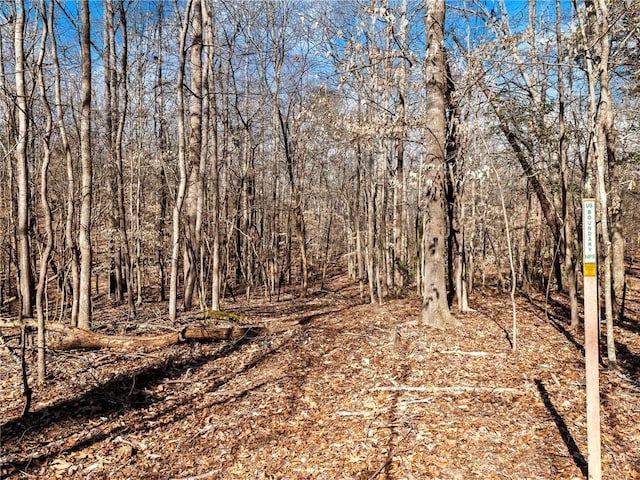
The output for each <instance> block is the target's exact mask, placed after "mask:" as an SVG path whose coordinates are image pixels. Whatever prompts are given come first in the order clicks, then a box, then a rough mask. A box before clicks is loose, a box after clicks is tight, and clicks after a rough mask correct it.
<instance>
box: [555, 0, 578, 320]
mask: <svg viewBox="0 0 640 480" xmlns="http://www.w3.org/2000/svg"><path fill="white" fill-rule="evenodd" d="M561 13H562V11H561V8H560V0H556V25H555V27H556V42H557V43H556V46H557V51H558V69H557V82H558V157H559V160H560V178H561V186H560V188H561V190H560V195H561V198H560V202H561V209H562V223H563V227H562V234H563V237H564V242H563V244H564V252H561V253H563V254H564V271H565V275H566V278H567V288H568V294H569V304H570V308H571V328H573V329H577V328H578V322H579V317H578V290H577V283H578V282H577V278H576V267H577V259H576V256H575V254H574V250H573V246H574V244H575V243H576V240H575V229H576V227H575V217H574V215H573V211H572V209H571V208H569V207H570V203H571V199H570V198H569V196H570V191H569V167H568V158H567V157H568V153H567V150H568V145H567V134H566V124H565V91H564V70H563V66H562V53H561V52H563V50H564V49H563V44H562V26H561V18H562V15H561Z"/></svg>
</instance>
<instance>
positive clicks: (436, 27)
mask: <svg viewBox="0 0 640 480" xmlns="http://www.w3.org/2000/svg"><path fill="white" fill-rule="evenodd" d="M426 7H427V10H426V14H425V31H426V34H427V54H426V58H425V76H426V78H425V82H426V102H427V110H426V119H425V121H426V122H428V123H427V128H426V130H427V131H426V139H425V141H426V158H425V163H426V165H425V171H426V172H425V173H426V174H425V177H426V181H425V192H424V194H423V195H424V208H425V216H424V218H423V237H422V252H421V253H422V265H421V267H422V282H421V283H422V322H423V323H425V324H427V325H430V326H434V327H445V326H447V325H448V324H450V323H451V322H452V316H451V313H450V311H449V305H448V303H447V286H446V267H445V253H444V249H445V233H446V226H445V205H444V162H445V143H446V117H445V109H446V105H445V92H446V88H447V86H446V79H445V73H446V65H445V51H444V49H445V45H444V20H445V8H444V0H427V2H426Z"/></svg>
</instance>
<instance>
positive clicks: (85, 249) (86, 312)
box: [78, 0, 93, 330]
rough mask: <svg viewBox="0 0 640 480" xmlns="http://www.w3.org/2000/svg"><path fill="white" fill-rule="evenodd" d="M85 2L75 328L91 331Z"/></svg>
mask: <svg viewBox="0 0 640 480" xmlns="http://www.w3.org/2000/svg"><path fill="white" fill-rule="evenodd" d="M89 10H90V8H89V0H82V3H81V20H82V33H81V50H82V107H81V115H80V162H81V165H82V188H81V194H82V203H81V204H80V233H79V235H78V246H79V247H80V299H79V301H80V303H79V310H78V327H80V328H83V329H85V330H89V329H90V328H91V261H92V254H93V252H92V248H91V208H92V199H93V165H92V160H91V24H90V13H89Z"/></svg>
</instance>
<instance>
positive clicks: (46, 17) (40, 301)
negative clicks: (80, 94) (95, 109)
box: [36, 0, 54, 384]
mask: <svg viewBox="0 0 640 480" xmlns="http://www.w3.org/2000/svg"><path fill="white" fill-rule="evenodd" d="M53 9H54V3H53V0H50V1H49V6H48V7H47V6H46V5H45V0H41V2H40V10H41V16H42V37H41V42H40V47H39V52H38V59H37V62H36V65H37V81H38V86H39V88H40V99H41V101H42V106H43V109H44V115H45V118H46V123H45V129H44V132H43V133H44V134H43V137H42V151H43V156H42V164H41V166H40V206H41V209H42V217H43V224H44V230H45V238H46V240H45V245H44V248H43V249H42V253H41V255H40V273H39V276H38V284H37V288H36V316H37V320H38V382H39V383H40V384H43V383H44V382H45V378H46V375H47V365H46V355H45V354H46V351H45V346H46V345H45V320H46V318H45V309H46V294H45V293H46V292H45V290H46V288H47V271H48V269H49V261H50V259H51V252H52V251H53V225H52V216H51V205H50V202H49V191H48V186H49V183H48V182H49V178H48V177H49V164H50V162H51V145H50V144H51V136H52V134H53V129H54V125H53V115H52V113H51V105H50V104H49V100H48V98H47V91H46V87H45V80H44V78H45V76H44V68H43V63H44V59H45V50H46V46H47V38H48V36H49V31H50V27H51V23H52V19H53Z"/></svg>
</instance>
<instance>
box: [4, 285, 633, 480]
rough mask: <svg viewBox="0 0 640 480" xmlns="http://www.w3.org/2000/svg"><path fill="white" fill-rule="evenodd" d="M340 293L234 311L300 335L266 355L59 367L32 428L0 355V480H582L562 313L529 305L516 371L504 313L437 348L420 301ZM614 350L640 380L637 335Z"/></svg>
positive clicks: (611, 389)
mask: <svg viewBox="0 0 640 480" xmlns="http://www.w3.org/2000/svg"><path fill="white" fill-rule="evenodd" d="M345 285H346V284H345V283H344V279H343V280H341V281H337V282H336V283H335V284H334V285H333V286H332V291H326V292H321V293H318V294H316V295H315V296H312V297H311V298H309V299H308V300H306V301H305V302H300V301H299V300H289V301H284V302H280V303H256V304H252V305H250V306H247V305H244V304H231V305H227V308H228V309H229V310H233V311H238V312H239V313H242V314H244V315H246V316H250V317H252V318H260V319H263V320H283V319H297V320H299V321H300V322H301V323H302V325H301V326H300V327H299V328H296V329H293V330H291V331H288V332H284V333H279V334H277V335H274V336H272V337H268V338H261V339H259V340H256V341H247V342H242V341H241V342H238V343H236V344H216V343H211V344H197V343H193V344H186V345H177V346H173V347H170V348H165V349H162V350H156V351H150V352H139V353H135V354H126V355H123V354H117V353H110V352H106V351H98V352H75V353H66V354H56V355H54V356H52V359H51V365H52V366H53V368H54V370H53V379H52V381H51V382H50V384H49V385H48V387H47V391H46V392H44V391H38V390H36V392H35V396H34V405H33V413H32V414H31V415H30V416H29V418H27V419H26V420H21V419H19V418H18V415H19V412H20V408H21V403H20V402H21V400H20V389H19V379H18V377H17V372H15V371H14V368H13V365H12V364H10V363H9V362H8V361H7V359H6V358H5V356H4V355H5V354H4V353H2V355H3V357H2V367H0V368H1V369H2V370H1V371H0V373H1V374H2V377H1V378H2V384H1V386H2V397H3V402H2V405H1V406H0V412H1V413H2V415H3V416H2V419H3V420H2V422H3V423H2V458H3V463H5V466H4V467H3V477H2V478H82V479H91V478H96V479H98V478H107V477H108V478H111V479H126V478H149V479H153V478H157V479H170V478H175V479H186V478H192V479H205V478H207V479H208V478H211V479H263V478H264V479H275V478H283V479H284V478H286V479H302V478H309V479H328V480H329V479H340V478H344V479H465V480H466V479H505V478H512V479H574V478H578V479H581V478H585V475H586V462H585V457H586V429H585V417H584V411H585V399H584V385H583V382H584V373H583V355H582V351H581V343H582V340H581V338H574V337H573V336H572V334H571V332H569V331H568V330H566V329H565V327H564V325H565V324H564V320H563V319H562V317H561V314H560V312H561V311H562V308H561V307H562V304H561V303H557V304H555V305H554V304H553V303H552V307H554V306H555V308H556V311H555V312H554V311H550V312H549V316H548V318H547V315H546V314H545V312H544V308H543V307H542V306H536V305H535V304H532V303H528V302H526V301H525V300H524V299H523V300H522V301H520V303H519V309H518V321H519V328H520V330H519V335H518V339H519V345H518V349H517V351H516V352H515V353H513V352H512V351H511V344H510V328H511V326H510V325H511V316H510V308H509V304H508V297H507V296H497V295H482V296H476V297H473V298H472V306H473V307H474V308H476V309H477V312H475V313H472V314H466V315H463V316H461V317H459V318H460V320H461V326H460V328H458V329H455V330H450V331H437V330H433V329H427V328H423V327H419V326H418V327H416V326H405V325H403V324H404V323H405V322H406V321H407V320H411V319H415V318H417V316H418V311H419V310H418V309H419V303H418V301H417V300H415V299H399V300H391V301H389V302H387V303H386V304H385V305H383V306H372V305H368V304H362V303H361V302H360V300H359V297H358V295H357V294H356V291H355V289H352V288H349V287H346V286H345ZM540 303H542V301H540ZM632 307H633V306H632ZM160 308H161V307H159V306H148V307H147V308H146V310H145V311H146V312H148V315H149V317H148V318H147V321H146V324H147V326H149V325H153V326H154V327H155V328H159V327H160V324H161V320H159V318H160V315H159V314H158V313H157V312H158V311H160V310H159V309H160ZM633 308H635V307H633ZM149 312H151V313H149ZM153 312H156V313H153ZM118 318H119V316H118V312H117V311H114V312H111V314H110V316H109V318H108V319H107V318H106V317H104V321H103V323H104V324H105V329H114V328H118V326H119V323H118V322H119V321H118ZM185 321H187V319H185ZM618 339H619V351H620V352H621V357H622V358H621V365H622V366H623V367H624V371H625V372H626V374H627V375H629V376H630V377H633V378H635V379H636V380H638V376H639V371H638V358H639V355H640V334H639V329H638V320H637V317H635V318H631V319H628V321H626V322H625V323H623V324H622V325H621V327H620V329H619V334H618ZM601 383H602V402H603V427H602V428H603V457H604V458H603V470H604V478H606V479H620V480H622V479H634V478H640V409H639V408H638V401H639V400H640V391H639V390H638V389H637V388H636V387H634V386H633V385H631V384H629V383H627V382H625V381H624V380H622V379H620V378H619V377H618V376H617V375H615V374H610V373H607V372H606V371H603V373H602V378H601Z"/></svg>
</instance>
